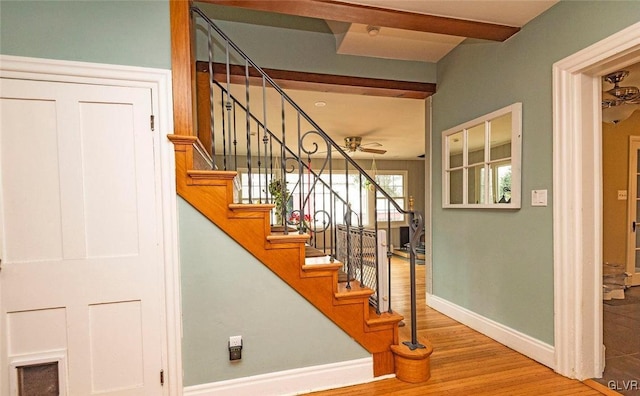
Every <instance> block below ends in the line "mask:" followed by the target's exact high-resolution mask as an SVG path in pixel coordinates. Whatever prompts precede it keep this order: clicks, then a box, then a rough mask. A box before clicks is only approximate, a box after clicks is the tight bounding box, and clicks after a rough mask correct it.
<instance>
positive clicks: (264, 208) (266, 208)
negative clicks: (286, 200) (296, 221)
mask: <svg viewBox="0 0 640 396" xmlns="http://www.w3.org/2000/svg"><path fill="white" fill-rule="evenodd" d="M274 207H275V205H274V204H237V203H232V204H229V209H230V210H233V211H242V210H250V211H259V212H270V211H271V209H273V208H274Z"/></svg>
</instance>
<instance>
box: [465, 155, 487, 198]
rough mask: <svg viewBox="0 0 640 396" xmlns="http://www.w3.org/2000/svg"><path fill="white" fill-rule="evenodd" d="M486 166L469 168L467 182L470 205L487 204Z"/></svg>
mask: <svg viewBox="0 0 640 396" xmlns="http://www.w3.org/2000/svg"><path fill="white" fill-rule="evenodd" d="M484 172H485V170H484V165H476V166H474V167H471V168H469V177H468V181H467V197H468V201H467V202H468V203H470V204H482V203H485V202H484V200H485V188H486V186H485V185H484V184H485V183H484V180H485V177H484Z"/></svg>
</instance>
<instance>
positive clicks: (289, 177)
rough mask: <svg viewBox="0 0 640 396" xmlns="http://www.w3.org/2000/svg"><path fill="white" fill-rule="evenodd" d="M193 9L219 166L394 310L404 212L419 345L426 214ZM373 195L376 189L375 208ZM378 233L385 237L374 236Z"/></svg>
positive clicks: (203, 123)
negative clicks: (397, 229) (419, 274)
mask: <svg viewBox="0 0 640 396" xmlns="http://www.w3.org/2000/svg"><path fill="white" fill-rule="evenodd" d="M192 15H193V18H194V26H195V31H196V38H197V43H198V44H204V45H206V48H207V51H208V59H207V61H206V62H204V63H203V64H201V66H203V67H202V69H203V70H202V71H204V72H205V73H203V74H202V75H204V76H207V77H208V78H207V82H206V84H204V85H205V87H206V89H204V90H202V89H201V90H200V91H199V92H198V98H199V104H198V109H199V112H200V114H198V119H199V122H198V128H199V131H198V136H199V137H200V138H201V140H202V141H203V143H204V144H205V146H206V147H208V148H209V149H210V155H211V159H212V161H213V163H214V167H215V168H217V169H222V170H234V171H238V172H239V174H240V177H241V179H242V181H241V183H242V186H243V188H242V194H241V195H240V198H239V200H240V202H247V203H274V204H275V205H276V207H275V210H274V213H273V222H274V224H279V225H280V230H281V232H283V233H290V232H299V233H309V234H310V235H311V239H310V244H311V245H312V246H313V247H315V248H316V249H319V250H322V251H323V252H324V253H325V254H327V255H328V256H330V257H331V259H337V260H340V261H342V262H343V263H344V264H345V272H346V273H347V279H346V282H347V287H349V288H350V287H351V283H352V279H357V280H358V281H359V282H358V284H359V285H361V286H366V287H369V288H371V289H373V290H374V294H373V299H372V303H373V305H374V306H375V307H376V309H377V311H378V313H381V312H391V311H392V306H391V299H390V293H389V291H390V279H389V278H390V277H389V276H388V275H389V273H390V267H391V255H392V253H391V250H390V248H391V242H390V238H391V224H392V217H393V216H394V215H395V216H398V215H399V216H407V217H408V222H409V239H410V241H409V260H410V278H411V337H412V339H411V341H410V342H406V344H407V345H408V346H409V347H410V348H412V349H415V348H419V347H422V346H421V345H420V344H419V343H418V341H417V330H416V329H417V327H416V316H417V315H416V287H415V285H416V281H415V265H416V256H417V252H416V249H417V247H418V246H419V244H420V238H421V235H422V234H423V233H424V222H423V216H422V214H421V213H420V212H418V211H415V210H413V208H412V207H410V208H403V207H402V206H401V205H399V204H398V202H396V201H395V200H394V199H393V198H392V197H391V196H390V195H389V193H388V192H387V191H386V190H385V189H384V188H382V187H381V186H380V185H379V184H378V183H377V182H376V180H375V177H374V176H372V175H369V174H368V173H367V172H366V171H365V170H364V169H363V168H362V167H360V165H358V163H357V162H356V161H354V160H353V159H352V158H351V157H350V156H349V155H348V154H347V153H346V152H345V151H344V150H343V149H342V147H341V146H339V145H338V144H337V143H336V142H334V141H333V140H332V139H331V138H330V137H329V136H328V135H327V134H326V133H325V132H324V131H323V130H322V128H321V127H320V126H319V125H317V124H316V123H315V122H314V121H313V120H312V119H311V118H310V117H309V116H308V115H307V114H306V113H305V112H304V111H303V110H302V109H301V108H300V107H299V106H298V105H297V104H296V103H295V102H294V101H293V100H292V99H291V98H290V97H289V96H288V95H287V94H286V93H285V92H284V91H283V89H282V88H280V87H279V86H278V85H277V84H276V83H275V82H274V81H273V80H272V79H271V78H270V77H269V76H268V75H267V74H266V73H265V72H264V71H263V70H262V69H261V68H260V67H259V66H258V65H257V64H255V63H254V62H253V61H252V60H251V59H250V58H249V57H248V56H247V55H246V54H245V53H244V52H243V51H242V50H241V49H240V48H239V47H238V46H237V45H236V44H235V43H233V42H232V41H231V40H230V39H229V37H227V36H226V35H225V33H224V32H223V31H222V30H220V28H218V27H217V26H216V25H215V24H214V23H213V21H212V20H211V19H210V18H209V17H208V16H207V15H206V14H205V13H204V12H202V11H201V10H200V9H198V8H197V7H193V8H192ZM199 78H200V77H199ZM201 86H202V84H198V87H201ZM202 98H205V99H207V100H201V99H202ZM202 103H207V104H206V111H203V107H204V106H203V105H202ZM202 113H206V114H204V116H203V114H202ZM368 194H374V199H373V200H372V202H373V207H369V203H368V202H369V199H368ZM381 237H382V238H385V239H386V242H384V243H383V242H382V241H381V242H377V241H378V239H379V238H381ZM380 245H383V246H384V248H383V249H382V250H380V249H379V248H378V247H379V246H380ZM385 261H386V267H385V266H384V265H380V262H385ZM383 283H384V287H381V285H382V284H383Z"/></svg>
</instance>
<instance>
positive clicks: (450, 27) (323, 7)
mask: <svg viewBox="0 0 640 396" xmlns="http://www.w3.org/2000/svg"><path fill="white" fill-rule="evenodd" d="M203 2H205V3H211V4H217V5H223V6H229V7H240V8H247V9H252V10H259V11H266V12H275V13H279V14H287V15H298V16H305V17H310V18H318V19H326V20H330V21H340V22H350V23H361V24H365V25H374V26H381V27H389V28H396V29H404V30H414V31H419V32H428V33H438V34H446V35H449V36H459V37H471V38H478V39H485V40H493V41H505V40H506V39H508V38H509V37H511V36H513V35H514V34H516V33H518V32H519V31H520V28H519V27H515V26H506V25H498V24H494V23H486V22H477V21H469V20H465V19H455V18H447V17H442V16H436V15H427V14H417V13H412V12H407V11H399V10H391V9H386V8H378V7H371V6H365V5H360V4H347V3H343V2H341V1H332V0H279V1H255V0H203Z"/></svg>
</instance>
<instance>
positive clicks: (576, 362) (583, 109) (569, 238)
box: [552, 22, 640, 379]
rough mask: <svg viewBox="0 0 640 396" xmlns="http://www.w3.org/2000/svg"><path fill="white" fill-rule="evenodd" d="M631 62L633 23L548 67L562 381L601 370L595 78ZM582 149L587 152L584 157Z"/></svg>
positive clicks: (636, 54) (637, 29) (639, 46)
mask: <svg viewBox="0 0 640 396" xmlns="http://www.w3.org/2000/svg"><path fill="white" fill-rule="evenodd" d="M638 61H640V22H639V23H635V24H633V25H631V26H629V27H627V28H625V29H623V30H621V31H619V32H618V33H615V34H613V35H611V36H609V37H607V38H605V39H603V40H601V41H599V42H597V43H595V44H593V45H591V46H589V47H587V48H585V49H583V50H581V51H578V52H576V53H575V54H573V55H570V56H568V57H567V58H565V59H562V60H560V61H558V62H556V63H554V65H553V150H552V152H553V233H552V235H553V267H554V274H553V275H554V276H553V282H554V298H553V301H554V312H555V315H554V348H555V357H556V367H555V370H556V371H557V372H558V373H560V374H562V375H565V376H567V377H573V378H578V379H585V378H593V377H599V376H600V375H601V374H602V371H603V369H604V367H602V363H604V356H603V352H602V348H600V346H601V345H602V327H601V326H602V309H601V306H602V296H601V293H602V291H601V290H602V289H601V288H600V287H599V286H597V285H601V284H602V251H601V248H602V245H601V240H600V239H599V238H601V235H602V187H601V185H600V182H599V181H600V180H601V179H600V178H601V176H602V175H601V171H602V168H601V167H600V165H599V164H601V161H602V153H601V151H600V148H599V147H600V144H601V142H600V141H599V139H601V135H602V125H601V120H600V118H599V117H600V114H601V109H600V101H599V99H598V98H599V95H600V83H599V81H598V80H599V77H598V75H599V73H602V74H606V72H610V71H613V70H616V67H617V65H620V64H633V63H637V62H638ZM596 73H598V74H596ZM594 114H598V118H596V117H594ZM588 141H590V142H592V143H591V144H592V147H591V149H585V147H586V146H585V145H586V144H587V142H588ZM593 142H597V143H593ZM595 147H597V148H598V149H597V150H596V149H594V148H595ZM594 241H595V242H594ZM576 334H579V335H580V337H576V336H575V335H576Z"/></svg>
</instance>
